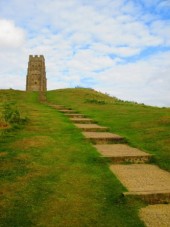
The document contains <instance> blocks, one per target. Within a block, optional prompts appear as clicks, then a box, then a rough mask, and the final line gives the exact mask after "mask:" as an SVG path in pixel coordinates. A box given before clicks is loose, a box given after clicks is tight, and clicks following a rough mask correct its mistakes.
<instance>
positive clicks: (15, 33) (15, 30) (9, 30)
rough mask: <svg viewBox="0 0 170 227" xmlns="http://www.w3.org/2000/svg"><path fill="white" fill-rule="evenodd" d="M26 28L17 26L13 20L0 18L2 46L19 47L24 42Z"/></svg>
mask: <svg viewBox="0 0 170 227" xmlns="http://www.w3.org/2000/svg"><path fill="white" fill-rule="evenodd" d="M24 38H25V34H24V30H23V29H21V28H19V27H16V26H15V24H14V22H13V21H9V20H5V19H0V47H1V48H17V47H19V46H20V45H22V44H23V42H24Z"/></svg>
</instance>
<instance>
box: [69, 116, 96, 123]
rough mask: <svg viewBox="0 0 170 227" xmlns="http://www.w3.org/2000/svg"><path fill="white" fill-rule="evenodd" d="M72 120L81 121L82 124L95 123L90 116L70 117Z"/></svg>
mask: <svg viewBox="0 0 170 227" xmlns="http://www.w3.org/2000/svg"><path fill="white" fill-rule="evenodd" d="M70 120H71V121H72V122H74V123H81V124H91V123H94V122H95V121H94V120H93V119H90V118H80V117H78V118H70Z"/></svg>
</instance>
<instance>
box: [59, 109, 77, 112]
mask: <svg viewBox="0 0 170 227" xmlns="http://www.w3.org/2000/svg"><path fill="white" fill-rule="evenodd" d="M59 111H60V112H62V113H76V111H75V110H70V109H61V110H59Z"/></svg>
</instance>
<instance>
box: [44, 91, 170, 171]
mask: <svg viewBox="0 0 170 227" xmlns="http://www.w3.org/2000/svg"><path fill="white" fill-rule="evenodd" d="M47 97H48V100H49V101H51V102H53V103H58V104H64V105H66V106H67V107H71V108H73V109H75V110H78V111H79V112H80V113H84V114H86V115H87V116H89V117H91V118H93V119H95V120H96V121H97V122H98V123H99V124H100V125H103V126H108V127H109V128H110V131H111V132H114V133H118V134H119V135H122V136H124V137H126V139H127V140H128V142H129V144H130V145H131V146H134V147H138V148H140V149H141V150H144V151H146V152H148V153H151V154H153V155H155V158H154V160H153V161H154V162H155V163H156V164H157V165H159V166H160V167H161V168H163V169H166V170H170V108H157V107H151V106H146V105H143V104H136V103H134V102H124V101H121V100H118V99H116V98H112V97H109V96H108V95H105V94H102V93H99V92H96V91H94V90H91V89H81V88H76V89H60V90H56V91H49V92H48V93H47Z"/></svg>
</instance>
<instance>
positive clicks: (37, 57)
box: [29, 55, 45, 61]
mask: <svg viewBox="0 0 170 227" xmlns="http://www.w3.org/2000/svg"><path fill="white" fill-rule="evenodd" d="M42 59H43V60H45V59H44V56H43V55H29V60H39V61H41V60H42Z"/></svg>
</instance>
